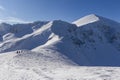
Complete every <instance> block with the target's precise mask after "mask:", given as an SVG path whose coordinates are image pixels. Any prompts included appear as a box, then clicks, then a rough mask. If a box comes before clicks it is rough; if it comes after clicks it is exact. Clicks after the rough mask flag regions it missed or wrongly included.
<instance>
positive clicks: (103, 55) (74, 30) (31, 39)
mask: <svg viewBox="0 0 120 80" xmlns="http://www.w3.org/2000/svg"><path fill="white" fill-rule="evenodd" d="M73 23H74V24H71V23H68V22H64V21H61V20H55V21H50V22H49V21H47V22H34V23H28V24H14V25H8V24H5V23H4V24H2V25H4V26H6V25H8V26H7V27H9V28H10V30H9V28H7V29H8V30H6V31H5V29H1V31H4V34H2V35H1V38H2V39H1V43H0V52H1V53H2V52H9V51H14V50H20V49H27V50H32V51H35V52H41V49H50V50H54V51H57V52H58V53H60V54H62V55H65V56H67V57H68V58H69V59H71V60H72V61H74V62H75V63H77V64H79V65H83V66H84V65H87V66H120V64H119V62H118V61H119V60H120V55H119V53H120V24H119V23H117V22H115V21H112V20H110V19H107V18H104V17H101V16H98V15H94V14H91V15H88V16H85V17H83V18H81V19H79V20H77V21H75V22H73ZM75 24H76V25H77V26H76V25H75ZM1 28H3V27H1ZM4 28H5V27H4Z"/></svg>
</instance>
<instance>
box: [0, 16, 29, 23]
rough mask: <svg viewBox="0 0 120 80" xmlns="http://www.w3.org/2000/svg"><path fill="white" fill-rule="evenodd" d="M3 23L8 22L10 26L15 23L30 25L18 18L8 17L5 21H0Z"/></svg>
mask: <svg viewBox="0 0 120 80" xmlns="http://www.w3.org/2000/svg"><path fill="white" fill-rule="evenodd" d="M2 22H6V23H10V24H14V23H29V21H24V20H22V19H19V18H16V17H7V18H5V19H0V23H2Z"/></svg>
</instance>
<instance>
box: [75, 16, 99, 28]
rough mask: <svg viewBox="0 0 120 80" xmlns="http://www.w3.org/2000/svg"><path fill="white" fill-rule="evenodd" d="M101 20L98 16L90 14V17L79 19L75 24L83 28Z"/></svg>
mask: <svg viewBox="0 0 120 80" xmlns="http://www.w3.org/2000/svg"><path fill="white" fill-rule="evenodd" d="M99 20H100V17H99V16H98V15H96V14H90V15H87V16H85V17H82V18H80V19H78V20H77V21H74V22H73V24H76V25H77V26H82V25H86V24H89V23H93V22H96V21H99Z"/></svg>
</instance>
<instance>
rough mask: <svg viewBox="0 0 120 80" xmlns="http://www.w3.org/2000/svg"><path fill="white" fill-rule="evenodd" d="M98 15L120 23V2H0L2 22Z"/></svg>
mask: <svg viewBox="0 0 120 80" xmlns="http://www.w3.org/2000/svg"><path fill="white" fill-rule="evenodd" d="M88 14H97V15H100V16H104V17H107V18H110V19H113V20H115V21H118V22H120V17H119V15H120V0H0V21H8V22H10V21H11V22H27V21H36V20H55V19H61V20H65V21H68V22H72V21H74V20H76V19H79V18H81V17H83V16H85V15H88Z"/></svg>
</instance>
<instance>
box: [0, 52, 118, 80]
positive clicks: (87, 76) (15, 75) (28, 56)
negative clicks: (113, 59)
mask: <svg viewBox="0 0 120 80" xmlns="http://www.w3.org/2000/svg"><path fill="white" fill-rule="evenodd" d="M44 52H45V51H44ZM50 54H52V53H50ZM55 56H58V54H57V55H55ZM55 56H54V57H55ZM54 57H50V55H49V54H46V55H43V54H42V53H34V52H30V51H23V52H22V53H16V51H15V52H10V53H4V54H1V55H0V80H119V79H120V75H119V73H120V68H119V67H86V66H81V67H80V66H77V65H76V64H73V63H72V62H70V61H69V60H68V59H67V60H66V58H65V57H64V58H63V57H58V58H57V57H56V58H54Z"/></svg>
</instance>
